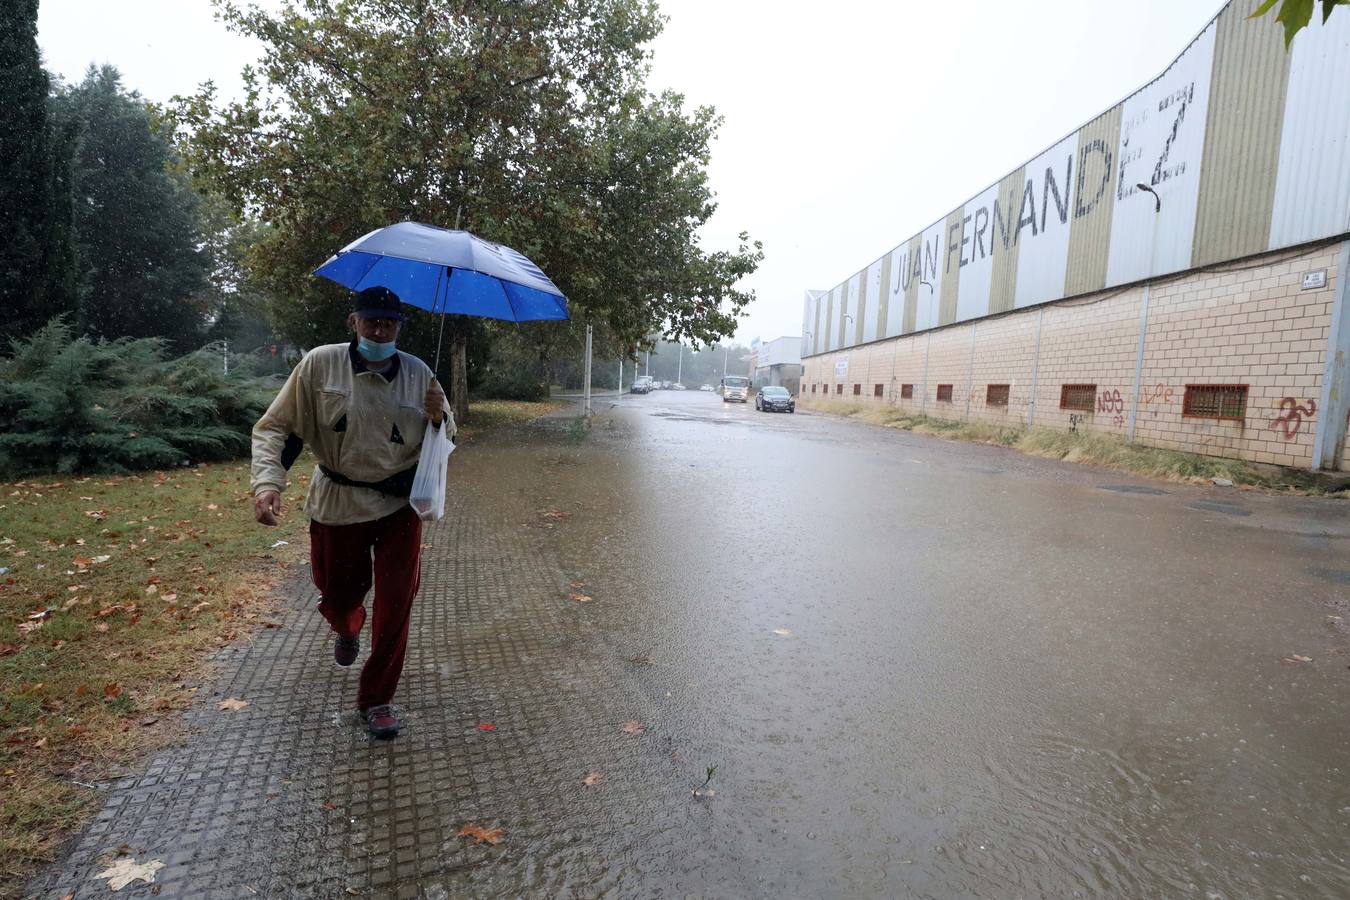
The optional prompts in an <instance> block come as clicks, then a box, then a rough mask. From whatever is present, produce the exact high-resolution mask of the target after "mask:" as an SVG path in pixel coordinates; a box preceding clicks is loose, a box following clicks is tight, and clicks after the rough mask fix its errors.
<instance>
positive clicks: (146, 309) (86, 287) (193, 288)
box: [53, 66, 208, 350]
mask: <svg viewBox="0 0 1350 900" xmlns="http://www.w3.org/2000/svg"><path fill="white" fill-rule="evenodd" d="M53 104H54V107H55V108H56V109H57V111H58V114H59V115H60V116H62V117H63V118H65V119H66V120H68V121H71V122H74V123H78V128H79V133H80V140H79V148H78V152H77V153H76V155H75V161H74V174H73V177H72V185H71V189H72V191H73V193H74V196H76V197H79V198H80V202H79V203H77V204H75V205H74V228H75V236H76V240H77V243H78V247H79V254H80V258H81V261H82V263H83V270H82V272H81V275H82V284H81V288H82V290H81V298H80V304H79V310H80V312H79V318H78V322H77V324H78V326H79V328H80V330H81V331H82V332H84V333H88V334H91V335H93V336H96V337H102V338H109V339H111V338H121V337H132V338H142V337H163V338H166V339H167V340H169V341H170V342H171V343H172V344H173V345H174V346H175V347H176V348H177V349H179V350H184V349H187V348H189V347H194V346H197V345H198V344H200V342H201V339H202V327H203V325H204V324H205V319H206V313H207V309H206V305H205V303H204V298H203V296H202V295H203V293H204V290H205V287H206V272H207V263H208V258H207V256H206V254H205V253H204V252H203V250H202V249H201V247H202V233H201V232H202V227H201V218H200V214H199V212H198V209H197V198H196V196H195V195H194V193H193V192H192V190H191V188H190V186H189V185H188V183H187V180H186V176H185V175H183V174H181V173H180V172H176V171H175V170H174V165H175V158H174V155H173V151H172V147H171V144H170V142H169V137H168V134H167V132H166V130H165V128H164V126H163V124H162V123H161V122H160V121H159V120H158V119H157V118H156V117H155V116H154V115H153V114H152V112H151V110H150V109H149V107H148V106H147V105H146V103H145V102H144V101H143V100H142V99H141V97H140V95H139V94H137V93H136V92H134V91H131V92H128V91H126V90H125V89H124V88H123V87H122V84H121V76H120V75H119V74H118V72H117V70H116V69H114V68H112V67H111V66H103V67H102V68H95V67H93V66H91V67H90V68H89V71H88V73H87V74H86V75H85V79H84V81H83V82H81V83H80V84H79V85H77V86H75V87H73V88H71V89H69V90H67V91H64V92H62V93H60V94H58V95H57V96H56V97H55V98H54V99H53Z"/></svg>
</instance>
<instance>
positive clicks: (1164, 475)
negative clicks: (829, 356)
mask: <svg viewBox="0 0 1350 900" xmlns="http://www.w3.org/2000/svg"><path fill="white" fill-rule="evenodd" d="M798 406H800V407H801V408H802V409H809V410H811V411H813V412H821V413H827V414H829V415H836V416H843V417H846V418H851V419H859V420H862V421H865V422H870V423H871V424H874V425H881V426H884V427H887V428H900V429H903V430H905V431H913V432H914V433H916V434H928V435H934V436H936V437H942V438H947V439H949V440H958V441H971V442H975V443H983V444H996V445H998V446H1001V447H1007V448H1009V449H1012V450H1017V451H1020V452H1022V453H1027V454H1030V455H1032V456H1042V457H1046V458H1048V459H1059V460H1063V461H1065V462H1072V463H1087V464H1090V465H1097V466H1103V467H1105V468H1109V469H1116V470H1118V471H1121V472H1130V473H1133V474H1135V475H1143V476H1147V477H1150V478H1161V479H1166V480H1169V481H1181V482H1189V483H1202V482H1210V481H1211V480H1212V479H1215V478H1221V479H1228V480H1229V481H1232V482H1233V483H1234V484H1235V485H1242V486H1246V487H1256V488H1264V489H1268V490H1277V491H1287V492H1296V493H1301V494H1311V495H1321V494H1334V493H1343V492H1345V491H1346V490H1347V488H1350V482H1347V481H1346V480H1345V479H1343V478H1336V477H1333V476H1329V475H1326V474H1323V473H1318V472H1310V471H1308V470H1306V469H1292V468H1286V467H1283V466H1271V465H1264V464H1259V463H1249V462H1246V461H1244V460H1239V459H1227V458H1224V457H1219V456H1203V455H1201V454H1198V453H1184V452H1182V451H1179V450H1166V449H1162V448H1158V447H1148V446H1145V445H1143V444H1128V443H1126V442H1125V441H1124V440H1123V439H1121V438H1119V437H1116V436H1114V435H1106V434H1096V433H1093V432H1069V431H1059V430H1056V429H1053V428H1030V429H1028V428H1024V427H1021V426H1015V427H1007V426H998V425H992V424H989V423H987V422H958V421H951V420H947V419H939V418H935V417H931V416H924V415H918V414H914V413H909V412H905V411H904V410H901V409H898V408H897V407H894V406H891V405H889V404H875V403H856V402H852V401H846V400H827V401H821V400H808V401H806V402H802V401H801V399H798Z"/></svg>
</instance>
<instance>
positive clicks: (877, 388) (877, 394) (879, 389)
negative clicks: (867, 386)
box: [872, 384, 885, 397]
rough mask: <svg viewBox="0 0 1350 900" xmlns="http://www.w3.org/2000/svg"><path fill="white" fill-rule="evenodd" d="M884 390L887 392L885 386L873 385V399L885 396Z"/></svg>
mask: <svg viewBox="0 0 1350 900" xmlns="http://www.w3.org/2000/svg"><path fill="white" fill-rule="evenodd" d="M884 390H885V386H884V385H880V384H874V385H872V396H873V397H880V396H883V394H882V391H884Z"/></svg>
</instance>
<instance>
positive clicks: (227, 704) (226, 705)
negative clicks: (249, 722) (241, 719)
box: [220, 697, 248, 709]
mask: <svg viewBox="0 0 1350 900" xmlns="http://www.w3.org/2000/svg"><path fill="white" fill-rule="evenodd" d="M245 706H248V701H247V700H239V699H237V698H235V697H231V698H229V699H228V700H222V701H220V708H221V709H243V708H244V707H245Z"/></svg>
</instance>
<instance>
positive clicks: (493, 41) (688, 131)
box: [173, 0, 761, 412]
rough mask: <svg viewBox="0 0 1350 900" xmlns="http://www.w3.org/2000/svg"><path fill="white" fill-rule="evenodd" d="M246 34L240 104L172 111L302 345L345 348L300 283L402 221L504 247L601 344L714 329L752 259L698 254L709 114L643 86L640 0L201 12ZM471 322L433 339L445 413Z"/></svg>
mask: <svg viewBox="0 0 1350 900" xmlns="http://www.w3.org/2000/svg"><path fill="white" fill-rule="evenodd" d="M217 9H218V11H219V13H220V15H221V18H222V19H223V21H224V22H225V23H226V25H227V26H228V27H229V28H230V29H231V30H233V31H235V32H237V33H240V34H243V35H246V36H248V37H251V38H254V39H256V40H258V41H260V42H261V44H262V46H263V48H264V51H263V58H262V60H261V63H260V66H259V67H258V68H257V69H253V68H250V69H247V70H245V72H244V82H245V96H244V98H243V99H242V100H240V101H237V102H232V103H224V104H221V103H219V102H218V100H217V98H216V95H215V91H214V88H213V86H212V85H210V84H207V85H205V86H204V87H203V89H202V90H201V92H200V93H198V94H197V95H196V96H192V97H180V98H177V99H176V101H175V104H174V108H173V116H174V118H175V120H176V122H177V124H178V125H179V127H180V129H181V130H180V134H181V135H182V137H183V139H184V143H183V147H184V153H185V156H186V158H187V159H188V161H189V164H190V168H191V170H192V172H193V174H194V176H195V177H196V178H197V179H198V181H199V183H200V184H202V185H204V186H206V187H207V188H208V189H209V191H210V192H214V193H218V194H220V195H221V196H223V197H225V198H226V199H227V200H228V202H229V203H230V204H231V205H232V207H233V209H234V210H236V211H238V212H242V211H244V210H250V211H256V213H257V215H258V216H259V218H260V219H261V220H262V221H263V222H265V223H267V224H268V226H269V228H268V229H267V230H266V231H265V232H264V233H263V234H262V235H261V236H260V240H259V241H258V243H257V244H256V245H255V246H254V247H253V249H252V250H251V252H250V253H249V255H248V258H247V266H248V269H249V270H250V272H251V273H252V274H253V276H254V278H255V279H256V280H257V281H258V283H259V284H261V285H262V286H263V287H264V288H265V289H266V290H267V292H268V293H269V294H270V295H271V296H273V297H276V298H284V300H280V299H279V300H278V302H277V304H276V305H275V306H273V308H272V315H273V320H274V322H275V323H276V325H277V328H278V331H279V333H280V334H281V335H282V336H283V337H285V338H286V339H287V340H288V341H290V342H293V343H295V344H297V345H299V346H306V347H312V346H315V345H316V344H320V343H324V342H328V341H333V340H338V339H340V338H341V337H342V335H343V334H344V331H343V324H342V323H343V319H344V318H345V312H346V305H345V304H346V292H345V291H342V290H340V289H337V288H335V287H334V286H333V285H331V284H328V283H326V282H324V281H322V280H321V279H314V278H312V277H310V274H309V273H310V272H311V271H312V270H313V269H314V268H315V267H316V266H318V265H320V264H321V263H322V262H323V261H324V260H325V259H326V258H327V257H328V256H329V255H330V254H332V253H333V252H334V251H335V250H337V249H339V248H340V247H342V246H343V245H344V244H346V243H347V242H349V241H351V240H353V239H354V238H356V237H359V236H360V235H361V234H363V233H365V232H366V231H369V230H372V229H375V228H379V227H382V226H384V225H388V224H390V223H392V222H398V221H401V220H405V219H412V220H416V221H421V222H426V223H429V224H432V225H440V226H445V227H457V226H461V227H464V228H466V229H469V230H471V231H474V232H475V233H477V234H479V235H481V236H483V237H485V238H488V239H490V240H494V241H498V242H500V243H503V244H507V245H509V246H512V247H515V248H517V249H519V250H520V251H521V252H523V253H524V254H526V255H527V256H529V257H530V258H531V259H532V260H534V261H535V262H536V263H538V264H539V265H540V267H541V268H542V269H544V271H545V272H547V273H548V274H549V275H550V276H551V277H552V278H553V280H554V281H555V282H556V283H557V284H558V286H559V287H560V288H561V289H562V290H563V291H564V292H565V293H566V294H567V295H568V297H569V299H570V300H571V301H572V310H573V316H574V318H576V319H578V320H581V321H589V322H591V323H592V324H595V325H597V326H600V325H603V326H605V327H606V328H607V329H608V330H609V331H610V332H612V333H613V335H614V337H615V341H616V350H622V351H623V352H631V350H632V348H633V347H635V346H637V345H638V344H639V343H641V342H642V341H644V340H645V339H646V337H647V336H648V335H650V334H653V333H666V334H670V335H681V336H684V337H686V338H693V339H696V340H699V341H702V342H711V341H713V340H716V339H717V338H718V337H720V336H722V335H725V334H729V333H730V332H731V331H732V330H733V329H734V327H735V323H736V319H737V318H738V316H739V315H740V313H741V310H742V309H743V308H744V306H745V305H746V304H747V303H748V302H750V300H751V299H752V296H751V295H750V294H749V293H746V292H743V291H740V290H738V289H737V288H736V283H737V281H738V280H739V279H740V278H741V277H743V276H744V275H746V274H748V273H750V272H751V271H753V270H754V268H755V267H756V266H757V265H758V263H759V260H760V259H761V254H760V251H759V246H758V244H752V243H750V241H749V239H748V238H744V239H743V240H742V242H741V245H740V246H739V247H737V248H736V249H734V250H719V251H715V252H709V251H708V250H705V249H704V248H702V247H701V246H700V245H699V242H698V238H697V232H698V229H699V227H700V226H701V225H702V224H703V223H704V222H706V221H707V220H708V218H709V217H710V216H711V215H712V213H713V211H714V209H715V208H716V205H715V203H714V202H713V196H712V192H711V190H710V189H709V187H708V184H707V174H706V168H707V164H708V160H709V156H710V149H709V148H710V145H711V142H712V140H713V138H714V136H715V134H716V131H717V127H718V125H719V120H718V118H717V116H716V114H715V112H714V111H713V110H712V109H709V108H700V109H697V110H694V111H692V112H687V111H686V110H685V109H684V108H683V100H682V98H681V97H679V96H678V95H676V94H670V93H667V94H662V95H661V96H653V95H652V94H650V93H649V92H648V91H647V90H646V88H645V85H644V80H645V78H646V75H647V64H648V60H649V55H650V54H649V51H648V49H647V47H648V46H649V45H650V43H651V41H652V40H653V39H654V38H655V37H656V36H657V34H658V33H659V32H660V29H661V17H660V15H659V13H658V11H657V8H656V6H655V4H654V3H653V2H651V0H566V2H564V0H541V2H537V3H528V4H526V3H519V2H506V0H485V2H480V3H473V4H465V3H462V2H459V0H345V2H342V3H337V4H334V3H332V2H329V0H296V2H293V3H290V4H287V5H286V6H285V7H284V9H283V10H282V11H280V12H278V13H270V12H268V11H266V10H263V9H260V8H258V7H256V6H248V7H243V6H241V5H240V4H237V3H234V2H228V0H217ZM470 327H472V326H471V324H470V320H467V319H464V318H462V317H452V321H451V322H450V324H449V327H448V328H447V332H446V338H447V343H448V344H449V345H450V346H452V347H453V348H454V353H455V357H456V360H457V366H456V371H455V372H454V373H453V376H454V377H453V380H452V381H451V382H450V387H451V392H452V395H453V396H454V399H455V402H456V404H457V412H459V408H458V407H459V404H461V403H462V402H463V397H462V394H463V393H466V392H467V386H466V385H464V386H463V387H464V388H465V389H464V390H461V384H460V382H461V381H462V380H463V372H464V369H465V368H466V365H467V364H466V363H465V362H464V348H465V346H466V344H467V343H471V342H472V340H474V338H471V337H470V336H469V335H468V334H467V329H469V328H470Z"/></svg>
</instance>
